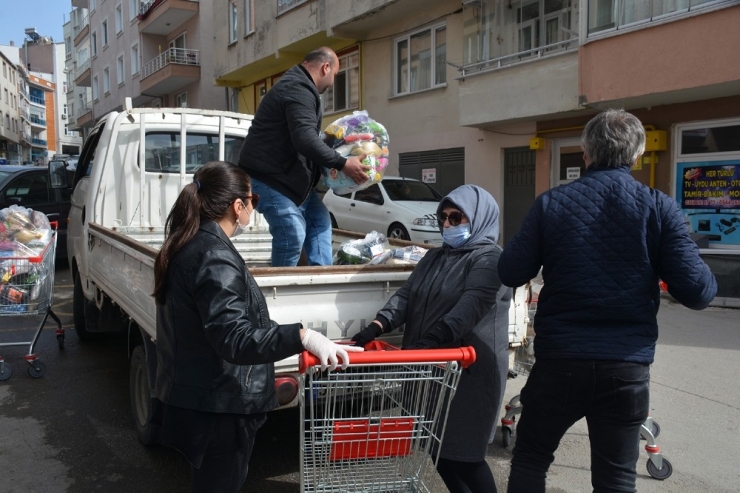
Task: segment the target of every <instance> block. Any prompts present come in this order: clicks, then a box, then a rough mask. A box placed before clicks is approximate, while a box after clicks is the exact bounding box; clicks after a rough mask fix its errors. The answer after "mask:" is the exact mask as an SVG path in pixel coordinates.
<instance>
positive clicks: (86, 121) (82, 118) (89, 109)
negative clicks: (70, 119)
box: [76, 101, 95, 128]
mask: <svg viewBox="0 0 740 493" xmlns="http://www.w3.org/2000/svg"><path fill="white" fill-rule="evenodd" d="M94 123H95V120H94V119H93V102H92V101H88V102H87V103H85V106H83V107H82V108H80V109H79V110H77V122H76V125H77V127H78V128H83V127H89V126H92V124H94Z"/></svg>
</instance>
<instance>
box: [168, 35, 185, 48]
mask: <svg viewBox="0 0 740 493" xmlns="http://www.w3.org/2000/svg"><path fill="white" fill-rule="evenodd" d="M186 47H187V45H186V44H185V33H182V34H181V35H179V36H178V37H176V38H175V39H173V40H172V41H170V48H179V49H185V48H186Z"/></svg>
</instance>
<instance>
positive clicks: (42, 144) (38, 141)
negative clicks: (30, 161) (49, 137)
mask: <svg viewBox="0 0 740 493" xmlns="http://www.w3.org/2000/svg"><path fill="white" fill-rule="evenodd" d="M31 145H33V146H35V147H46V141H45V140H44V139H39V138H37V137H31Z"/></svg>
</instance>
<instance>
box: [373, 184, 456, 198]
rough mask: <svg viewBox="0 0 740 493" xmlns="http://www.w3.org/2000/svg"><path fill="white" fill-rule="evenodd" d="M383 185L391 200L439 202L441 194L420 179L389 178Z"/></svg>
mask: <svg viewBox="0 0 740 493" xmlns="http://www.w3.org/2000/svg"><path fill="white" fill-rule="evenodd" d="M383 186H384V187H385V191H386V193H387V194H388V197H389V198H390V199H391V200H393V201H396V202H397V201H399V200H415V201H422V202H439V201H440V200H442V196H441V195H440V194H439V193H438V192H437V191H436V190H435V189H433V188H432V187H430V186H429V185H427V184H426V183H423V182H420V181H405V180H389V181H384V182H383Z"/></svg>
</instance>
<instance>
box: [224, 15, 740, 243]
mask: <svg viewBox="0 0 740 493" xmlns="http://www.w3.org/2000/svg"><path fill="white" fill-rule="evenodd" d="M738 25H740V2H739V1H737V0H670V1H652V0H639V1H638V0H591V1H585V0H464V1H462V2H460V1H449V0H428V1H425V2H424V9H420V8H419V6H418V2H415V1H413V0H396V1H391V0H388V1H379V0H350V1H342V0H272V1H266V2H256V1H254V0H231V1H229V2H224V3H219V4H218V6H217V7H215V8H214V36H215V47H216V49H214V57H215V58H216V61H215V68H216V83H217V84H219V85H222V86H225V87H229V88H230V104H231V105H232V107H234V108H238V109H239V110H240V111H244V112H247V113H254V111H255V109H256V106H257V105H258V104H259V101H260V99H261V97H262V96H263V95H264V93H265V92H266V91H267V90H269V88H270V87H271V85H272V84H274V83H275V82H276V81H277V80H278V79H279V77H280V74H281V73H282V72H284V71H285V70H287V69H288V68H290V66H292V65H293V64H295V63H298V62H299V61H300V59H301V57H302V56H303V55H304V54H305V53H306V52H308V51H310V50H311V49H313V48H315V47H317V46H321V45H328V46H330V47H332V48H334V49H335V51H337V53H338V54H339V56H340V61H341V64H342V67H341V70H340V74H339V76H338V78H337V84H335V87H334V91H332V92H327V94H326V95H325V96H324V99H325V101H324V105H325V121H324V124H328V123H330V122H331V121H332V120H334V119H335V118H337V117H339V116H342V115H344V114H346V113H347V112H349V111H352V110H353V109H366V110H368V112H369V113H370V115H371V116H372V117H373V118H375V119H376V120H378V121H380V122H382V123H383V124H385V125H386V127H387V128H388V131H389V134H390V137H391V145H390V150H391V155H392V158H391V161H392V165H391V170H390V171H389V173H391V174H396V173H398V174H401V175H404V176H411V177H415V178H423V179H425V180H426V181H429V182H433V183H432V184H433V186H436V187H437V188H438V189H439V190H440V191H442V192H443V193H444V192H445V191H447V190H449V189H450V188H454V186H457V185H459V184H460V183H463V182H465V183H476V184H479V185H481V186H483V187H484V188H486V189H487V190H489V191H490V192H491V193H492V194H493V195H494V197H496V199H497V200H498V201H499V203H500V204H501V206H502V211H503V218H504V219H503V223H504V224H503V228H502V233H503V238H504V239H508V238H510V237H511V236H512V235H513V234H514V233H515V232H516V230H517V229H518V225H519V223H520V222H521V218H522V217H523V215H524V213H525V212H526V210H527V209H528V207H529V205H530V204H531V202H532V201H533V200H534V197H535V195H536V194H539V193H541V192H543V191H544V190H547V189H549V188H551V187H554V186H557V185H559V184H562V183H567V182H569V181H571V180H573V179H575V178H577V177H578V176H580V175H581V173H582V172H583V171H584V169H583V161H582V155H581V154H582V153H581V150H580V133H581V130H582V128H583V125H584V124H585V123H586V122H587V121H588V119H589V118H590V117H592V116H593V115H594V114H595V113H596V112H598V111H599V110H601V109H604V108H607V107H620V108H625V109H627V110H629V111H632V112H634V113H635V114H636V115H637V116H638V117H640V118H641V120H642V121H643V122H644V123H645V125H646V128H647V129H648V130H649V131H650V134H649V136H650V139H651V140H650V146H649V147H648V149H649V152H647V153H646V155H645V157H644V158H643V160H641V162H640V163H638V166H637V167H636V168H635V169H634V170H633V172H634V176H635V177H636V178H637V179H638V180H640V181H642V182H644V183H646V184H648V185H650V186H654V187H656V188H659V189H661V190H663V191H665V192H667V193H669V194H671V195H673V196H674V197H676V198H677V200H678V201H679V205H681V206H682V207H684V208H686V210H687V212H686V214H687V222H689V223H690V224H691V225H692V226H691V227H692V228H693V229H694V231H696V232H702V233H705V234H706V236H707V237H708V244H709V247H710V248H717V249H725V250H726V249H730V250H733V249H735V250H740V228H734V226H735V223H733V222H732V221H733V218H737V219H736V221H737V220H740V215H738V214H740V207H739V206H738V205H737V202H736V199H737V198H738V197H736V196H737V194H738V189H737V188H733V185H732V183H738V177H737V176H734V177H733V178H732V179H729V180H727V186H726V187H725V189H723V190H722V189H714V188H711V186H710V185H707V186H706V187H703V188H702V185H697V184H685V186H684V184H682V180H680V179H679V176H681V174H682V173H683V174H686V172H687V171H689V170H693V169H694V168H697V167H701V168H702V169H703V170H705V171H707V172H708V173H710V175H712V176H715V175H717V174H719V173H729V171H727V169H725V170H724V171H723V170H721V169H720V168H721V167H722V166H725V167H727V166H734V163H735V160H736V158H737V157H738V152H740V148H738V145H740V144H738V142H740V137H738V133H740V127H738V118H740V104H739V103H740V99H739V98H740V63H738V61H740V60H739V58H740V55H738V51H737V49H736V47H737V46H740V29H737V26H738ZM702 139H703V140H702ZM696 163H704V164H701V165H700V164H696ZM738 164H740V163H738ZM737 169H738V170H740V166H738V168H737ZM705 181H707V180H705ZM715 181H716V180H715ZM715 185H716V183H715ZM697 194H700V195H702V196H705V195H706V196H709V197H712V196H718V197H720V199H721V198H722V197H724V199H721V200H724V201H723V202H721V203H722V205H721V207H719V208H717V207H714V205H715V204H714V203H711V204H710V202H697V201H696V200H694V201H693V202H692V201H689V202H685V201H683V200H682V198H683V197H686V198H692V197H694V198H695V196H696V195H697ZM700 203H705V204H710V205H709V206H707V207H706V208H705V209H706V211H705V209H701V207H703V206H699V205H695V206H693V207H692V206H691V204H700ZM697 207H699V209H697ZM718 211H719V212H718ZM704 212H707V213H708V214H713V215H712V216H711V217H708V216H706V214H704ZM717 214H719V215H717ZM720 220H722V221H726V222H728V224H731V226H727V225H725V224H724V223H722V222H720ZM717 223H718V224H719V225H720V227H721V230H720V228H719V227H717V226H716V224H717ZM734 235H738V236H737V238H736V237H735V236H734Z"/></svg>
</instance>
